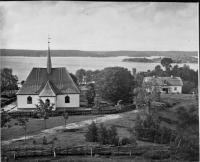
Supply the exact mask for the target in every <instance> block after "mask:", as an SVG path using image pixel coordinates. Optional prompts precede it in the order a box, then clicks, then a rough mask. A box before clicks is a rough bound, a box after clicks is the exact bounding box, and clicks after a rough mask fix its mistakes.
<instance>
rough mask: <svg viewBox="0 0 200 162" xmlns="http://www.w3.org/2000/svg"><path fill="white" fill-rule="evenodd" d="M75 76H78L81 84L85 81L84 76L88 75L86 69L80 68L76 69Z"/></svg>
mask: <svg viewBox="0 0 200 162" xmlns="http://www.w3.org/2000/svg"><path fill="white" fill-rule="evenodd" d="M75 76H76V77H77V78H78V82H79V84H81V83H82V82H83V81H84V78H85V77H86V70H84V69H78V70H77V71H76V74H75Z"/></svg>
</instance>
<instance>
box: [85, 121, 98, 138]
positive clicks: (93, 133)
mask: <svg viewBox="0 0 200 162" xmlns="http://www.w3.org/2000/svg"><path fill="white" fill-rule="evenodd" d="M85 137H86V141H89V142H97V141H98V127H97V125H96V123H95V122H94V121H93V122H92V123H91V124H90V125H89V126H88V131H87V132H86V134H85Z"/></svg>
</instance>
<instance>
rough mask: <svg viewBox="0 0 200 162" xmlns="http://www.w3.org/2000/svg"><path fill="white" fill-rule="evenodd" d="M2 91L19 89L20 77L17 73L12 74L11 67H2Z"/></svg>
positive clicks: (0, 79)
mask: <svg viewBox="0 0 200 162" xmlns="http://www.w3.org/2000/svg"><path fill="white" fill-rule="evenodd" d="M0 81H1V93H2V92H4V91H9V90H17V89H18V86H17V81H18V78H17V76H16V75H13V74H12V69H9V68H3V69H1V78H0Z"/></svg>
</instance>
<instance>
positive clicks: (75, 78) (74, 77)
mask: <svg viewBox="0 0 200 162" xmlns="http://www.w3.org/2000/svg"><path fill="white" fill-rule="evenodd" d="M69 74H70V76H71V78H72V79H73V81H74V83H76V84H77V85H79V84H78V79H77V77H76V76H75V75H74V74H73V73H69Z"/></svg>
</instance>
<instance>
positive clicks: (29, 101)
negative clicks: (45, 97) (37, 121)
mask: <svg viewBox="0 0 200 162" xmlns="http://www.w3.org/2000/svg"><path fill="white" fill-rule="evenodd" d="M27 104H32V97H31V96H28V97H27Z"/></svg>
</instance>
